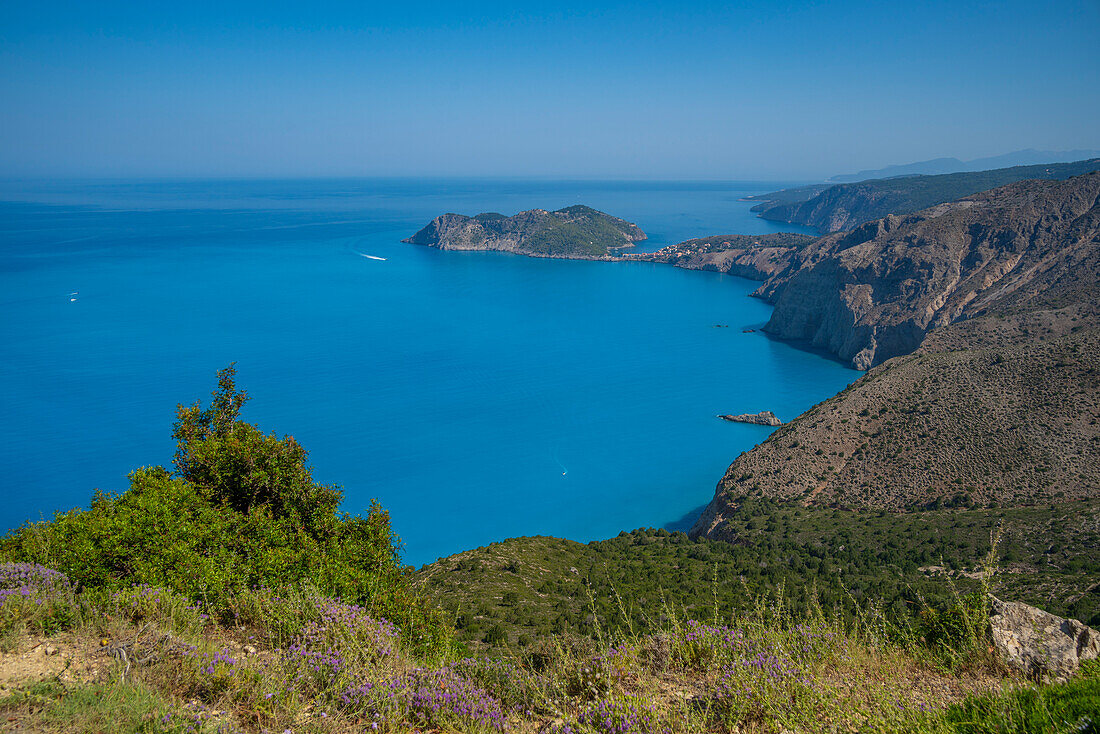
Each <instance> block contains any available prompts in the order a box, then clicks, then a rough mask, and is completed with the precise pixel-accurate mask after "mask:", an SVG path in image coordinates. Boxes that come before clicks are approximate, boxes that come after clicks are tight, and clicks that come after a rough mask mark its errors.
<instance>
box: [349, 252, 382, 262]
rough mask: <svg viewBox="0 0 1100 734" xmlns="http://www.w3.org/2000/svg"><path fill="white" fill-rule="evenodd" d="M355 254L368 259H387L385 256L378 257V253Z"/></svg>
mask: <svg viewBox="0 0 1100 734" xmlns="http://www.w3.org/2000/svg"><path fill="white" fill-rule="evenodd" d="M355 254H356V255H358V256H359V257H365V258H367V259H368V260H385V259H386V258H384V257H378V256H377V255H368V254H366V253H365V252H356V253H355Z"/></svg>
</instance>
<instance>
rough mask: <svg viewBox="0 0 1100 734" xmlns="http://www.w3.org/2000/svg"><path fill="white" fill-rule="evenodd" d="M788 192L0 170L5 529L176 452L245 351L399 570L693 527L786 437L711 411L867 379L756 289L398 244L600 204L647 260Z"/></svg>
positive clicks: (789, 399)
mask: <svg viewBox="0 0 1100 734" xmlns="http://www.w3.org/2000/svg"><path fill="white" fill-rule="evenodd" d="M778 185H782V184H781V183H770V184H769V183H763V184H748V183H720V184H719V183H703V184H693V183H637V182H630V183H624V182H552V181H507V180H460V181H454V180H418V181H412V180H354V181H353V180H342V181H317V180H309V181H204V182H197V181H196V182H178V181H169V182H153V181H148V182H129V183H120V182H94V183H93V182H81V183H57V182H51V183H43V182H32V183H27V182H11V181H9V182H4V183H0V314H2V316H0V344H2V350H3V351H2V352H0V354H2V358H0V529H7V528H12V527H15V526H18V525H20V524H22V523H23V522H25V521H27V520H30V519H40V518H42V517H47V518H48V517H50V516H51V515H52V513H53V512H55V511H57V510H64V509H68V508H71V507H74V506H81V505H86V504H87V502H88V500H89V498H90V496H91V493H92V490H93V489H94V488H97V487H98V488H102V489H104V490H108V491H121V490H124V489H125V488H126V486H127V480H126V474H127V473H128V472H130V471H131V470H133V469H135V468H137V467H139V466H143V465H152V464H163V465H166V466H167V465H170V464H171V460H172V453H173V448H174V447H173V442H172V439H171V426H172V421H173V420H174V416H175V406H176V404H177V403H179V402H186V403H190V402H192V401H194V400H196V399H199V398H201V399H203V400H206V399H207V398H208V397H209V393H210V391H211V390H212V389H213V388H214V382H215V372H216V371H217V370H218V369H219V368H221V367H224V366H225V365H227V364H229V363H230V362H234V361H235V362H237V367H238V384H239V385H240V386H242V387H244V388H245V389H246V390H248V391H249V393H251V395H252V396H253V399H252V401H251V402H250V403H249V404H248V405H247V406H246V408H245V413H244V417H245V418H246V419H247V420H249V421H251V422H253V423H257V424H258V425H259V426H260V427H261V428H264V429H265V430H274V431H276V432H278V433H280V434H284V433H287V434H291V435H293V436H295V437H296V438H297V439H298V440H299V441H300V442H301V443H302V444H303V445H304V446H305V447H306V448H307V449H309V450H310V452H311V460H312V464H313V467H314V475H315V478H316V479H318V480H319V481H322V482H331V483H338V484H340V485H342V486H343V488H344V490H345V499H344V509H346V510H348V511H351V512H359V511H363V510H364V509H365V508H366V507H367V505H368V503H369V501H370V498H372V497H376V498H378V499H379V500H380V501H381V502H382V504H383V505H384V506H385V507H386V508H387V509H388V510H390V513H391V515H392V518H393V523H394V526H395V528H396V530H397V532H398V533H399V534H400V536H401V537H402V539H403V540H404V541H405V544H406V545H405V551H404V559H405V560H406V562H409V563H413V564H421V563H425V562H429V561H432V560H434V559H435V558H436V557H438V556H443V555H448V554H450V553H454V552H456V551H459V550H463V549H467V548H472V547H476V546H479V545H484V544H486V543H489V542H491V541H494V540H500V539H503V538H507V537H511V536H516V535H531V534H546V535H556V536H564V537H568V538H574V539H577V540H591V539H595V538H603V537H610V536H613V535H615V534H617V533H618V532H619V531H620V530H624V529H632V528H635V527H639V526H665V525H670V524H673V525H674V524H675V523H677V522H683V519H684V517H685V515H688V514H689V513H691V512H692V511H694V510H696V509H698V508H699V507H700V506H701V505H703V504H705V503H706V502H707V501H709V500H710V498H711V496H712V494H713V490H714V485H715V483H716V482H717V480H718V479H719V478H720V477H721V475H722V473H723V471H724V470H725V468H726V466H727V465H728V464H729V463H730V461H732V460H733V459H734V458H735V457H736V456H737V454H738V453H740V452H741V451H744V450H747V449H749V448H750V447H752V446H753V445H754V444H756V443H759V442H760V441H762V440H763V439H764V438H765V437H766V436H767V435H768V433H769V430H770V429H767V428H764V427H760V426H748V425H735V424H730V423H725V422H723V421H720V420H718V419H716V418H715V415H716V414H718V413H739V412H755V411H759V410H773V411H775V412H776V413H777V414H778V415H779V416H780V417H781V418H783V419H790V418H793V417H794V416H796V415H797V414H799V413H801V412H802V411H804V410H806V409H807V408H809V407H810V406H811V405H812V404H814V403H816V402H818V401H820V400H822V399H824V398H826V397H828V396H830V395H832V394H834V393H836V392H837V391H839V390H840V389H842V388H843V387H844V386H845V385H846V384H848V383H849V382H851V381H852V380H853V379H855V378H856V377H857V376H858V373H856V372H854V371H852V370H849V369H846V368H844V367H842V366H841V365H839V364H838V363H835V362H832V361H828V360H826V359H824V358H822V357H819V356H816V355H813V354H810V353H807V352H804V351H799V350H797V349H795V348H793V347H791V346H789V345H786V344H782V343H778V342H774V341H771V340H769V339H768V338H767V337H765V336H764V335H763V334H760V333H742V329H744V328H746V327H757V326H760V325H761V324H763V323H764V322H765V321H766V320H767V318H768V314H769V311H770V307H769V306H767V305H765V304H764V303H761V302H760V301H758V300H755V299H752V298H748V297H747V296H748V294H749V293H750V292H751V291H752V290H753V289H754V288H755V284H754V283H752V282H750V281H747V280H742V279H740V278H735V277H732V276H726V275H719V274H716V273H700V272H687V271H681V270H677V269H675V268H671V267H668V266H662V265H654V264H647V263H598V262H572V261H564V260H542V259H532V258H525V257H520V256H514V255H507V254H500V253H455V252H440V251H438V250H434V249H429V248H425V247H417V246H413V245H404V244H401V242H400V241H399V240H400V239H401V238H403V237H407V236H408V235H410V234H412V233H413V232H415V231H416V230H417V229H419V228H420V227H421V226H423V225H424V224H426V223H427V222H428V221H429V220H430V219H431V218H432V217H433V216H435V215H436V214H439V213H442V212H448V211H453V212H460V213H466V214H476V213H478V212H482V211H499V212H502V213H505V214H513V213H515V212H517V211H520V210H522V209H530V208H533V207H542V208H547V209H554V208H559V207H562V206H567V205H570V204H577V203H584V204H588V205H590V206H594V207H596V208H598V209H602V210H605V211H607V212H610V213H612V214H615V215H617V216H621V217H624V218H626V219H629V220H631V221H635V222H637V223H638V224H639V225H640V226H641V227H642V229H644V230H645V231H646V232H647V233H648V234H649V235H650V240H649V242H648V243H646V248H645V249H656V248H657V247H660V246H663V245H666V244H670V243H673V242H678V241H681V240H683V239H687V238H689V237H695V236H701V235H708V234H723V233H763V232H771V231H778V228H777V227H776V226H775V225H773V224H771V223H768V222H765V221H763V220H761V219H758V218H756V217H755V215H753V214H750V213H749V211H748V208H749V204H747V203H744V202H739V201H738V199H739V198H740V197H742V196H744V195H746V194H748V193H754V192H760V191H767V190H771V189H773V188H775V187H776V186H778ZM787 229H791V228H790V227H787ZM364 254H365V255H373V256H375V257H380V258H385V260H374V259H368V258H365V257H362V256H361V255H364ZM74 299H75V300H74ZM716 324H728V326H729V328H715V325H716Z"/></svg>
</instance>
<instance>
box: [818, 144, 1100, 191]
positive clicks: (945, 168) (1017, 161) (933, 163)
mask: <svg viewBox="0 0 1100 734" xmlns="http://www.w3.org/2000/svg"><path fill="white" fill-rule="evenodd" d="M1086 158H1100V150H1064V151H1052V150H1035V149H1034V148H1028V149H1026V150H1017V151H1014V152H1012V153H1005V154H1004V155H997V156H992V157H989V158H975V159H974V160H972V161H960V160H959V159H958V158H933V159H932V160H928V161H917V162H916V163H906V164H904V165H900V166H886V168H876V169H872V170H867V171H860V172H859V173H846V174H843V175H840V176H833V177H832V178H830V179H828V182H829V183H849V182H852V181H866V180H867V179H869V178H894V177H896V176H918V175H922V176H933V175H936V174H939V173H960V172H962V171H985V170H989V169H991V168H1011V167H1012V166H1033V165H1036V164H1039V163H1069V162H1070V161H1080V160H1085V159H1086Z"/></svg>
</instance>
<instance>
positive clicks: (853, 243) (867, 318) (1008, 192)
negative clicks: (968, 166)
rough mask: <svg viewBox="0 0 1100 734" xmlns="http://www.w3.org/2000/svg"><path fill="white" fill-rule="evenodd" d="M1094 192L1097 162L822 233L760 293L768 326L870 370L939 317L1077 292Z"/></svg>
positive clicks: (1082, 281) (1091, 234)
mask: <svg viewBox="0 0 1100 734" xmlns="http://www.w3.org/2000/svg"><path fill="white" fill-rule="evenodd" d="M1098 200H1100V172H1097V173H1092V174H1088V175H1085V176H1079V177H1076V178H1073V179H1070V180H1068V181H1024V182H1020V183H1016V184H1012V185H1010V186H1005V187H1002V188H1000V189H995V190H993V191H988V192H985V193H982V194H976V195H974V196H969V197H966V198H964V199H961V200H959V201H956V202H951V203H947V204H941V205H939V206H936V207H933V208H931V209H927V210H925V211H922V212H918V213H916V214H912V215H909V216H905V217H894V216H889V217H886V218H885V219H881V220H879V221H876V222H869V223H867V224H864V225H861V226H860V227H858V228H857V229H855V230H853V231H852V232H849V233H838V234H833V235H829V236H827V237H823V238H820V239H818V240H816V241H814V242H812V243H809V244H807V245H805V246H803V247H800V248H798V249H796V250H793V251H791V252H789V253H788V254H787V257H786V258H785V267H783V269H782V270H780V271H778V272H776V273H775V274H774V275H773V276H771V277H770V278H769V279H768V280H767V282H766V283H765V284H764V285H763V286H761V287H760V289H759V290H758V291H757V292H756V295H758V296H760V297H762V298H765V299H766V300H768V301H770V302H772V303H774V304H775V311H774V312H773V314H772V317H771V319H770V320H769V321H768V323H767V325H766V326H765V327H764V329H765V331H767V332H768V333H771V334H773V335H775V336H778V337H781V338H785V339H796V340H804V341H806V342H809V343H811V344H812V345H813V346H815V347H819V348H822V349H825V350H828V351H829V352H832V353H833V354H836V355H837V356H839V357H840V358H841V359H843V360H845V361H848V362H850V363H851V364H852V365H853V366H854V367H856V368H859V369H866V368H868V367H871V366H874V365H876V364H880V363H882V362H883V361H885V360H887V359H889V358H890V357H894V356H897V355H901V354H907V353H909V352H911V351H913V350H914V349H916V348H917V347H918V346H919V345H920V344H921V342H922V340H923V339H924V337H925V335H926V334H927V333H928V332H929V331H930V330H932V329H934V328H936V327H939V326H944V325H947V324H950V323H953V322H956V321H960V320H964V319H969V318H973V317H975V316H977V315H980V314H983V313H987V312H1011V311H1019V310H1021V309H1033V308H1039V307H1042V306H1046V305H1053V304H1057V303H1066V302H1073V301H1074V299H1076V298H1079V296H1078V295H1075V294H1076V293H1077V291H1079V290H1080V289H1081V288H1082V287H1086V286H1089V284H1090V283H1091V284H1095V281H1096V279H1097V277H1098V276H1100V265H1098V260H1100V204H1098ZM1066 299H1069V300H1068V301H1067V300H1066Z"/></svg>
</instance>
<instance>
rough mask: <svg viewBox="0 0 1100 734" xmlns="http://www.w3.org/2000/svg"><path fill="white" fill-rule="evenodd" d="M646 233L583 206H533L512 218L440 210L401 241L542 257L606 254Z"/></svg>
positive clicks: (450, 248)
mask: <svg viewBox="0 0 1100 734" xmlns="http://www.w3.org/2000/svg"><path fill="white" fill-rule="evenodd" d="M645 238H646V235H645V233H644V232H642V230H641V229H640V228H639V227H638V226H637V225H635V224H633V223H631V222H627V221H625V220H623V219H619V218H618V217H613V216H611V215H609V214H604V213H603V212H600V211H597V210H595V209H592V208H590V207H587V206H579V205H578V206H571V207H568V208H566V209H559V210H557V211H553V212H551V211H546V210H545V209H531V210H529V211H525V212H520V213H519V214H516V215H515V216H512V217H506V216H504V215H503V214H493V213H485V214H478V215H477V216H475V217H467V216H464V215H462V214H443V215H441V216H438V217H436V218H435V219H433V220H432V221H431V223H429V224H428V225H427V226H426V227H424V228H423V229H421V230H420V231H419V232H417V233H416V234H414V235H413V236H412V237H409V238H408V239H406V240H403V241H404V242H408V243H410V244H414V245H427V246H429V247H438V248H440V249H442V250H501V251H504V252H515V253H519V254H522V255H534V256H540V257H576V258H601V257H608V256H610V255H611V254H612V253H614V252H616V251H617V250H618V249H620V248H627V247H632V246H633V244H634V243H635V242H638V241H640V240H644V239H645Z"/></svg>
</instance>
